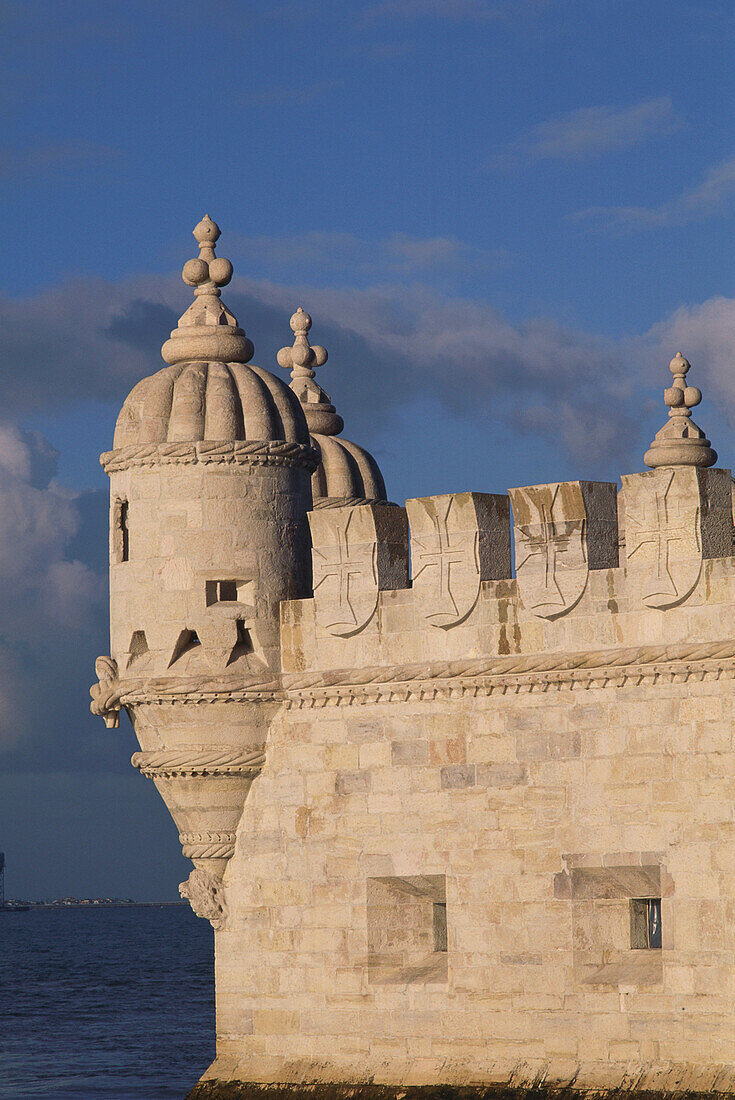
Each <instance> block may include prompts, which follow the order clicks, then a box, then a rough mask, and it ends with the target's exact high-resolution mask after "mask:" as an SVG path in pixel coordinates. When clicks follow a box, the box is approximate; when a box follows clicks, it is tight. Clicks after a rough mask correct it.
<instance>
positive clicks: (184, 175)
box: [0, 0, 735, 898]
mask: <svg viewBox="0 0 735 1100" xmlns="http://www.w3.org/2000/svg"><path fill="white" fill-rule="evenodd" d="M0 15H2V19H3V27H4V34H3V37H2V42H1V43H0V52H1V53H2V65H1V66H0V97H1V100H2V112H1V116H2V120H3V122H2V127H1V129H0V194H1V195H2V208H3V209H4V210H5V211H6V214H5V217H6V225H5V232H4V250H3V251H4V256H5V260H4V262H3V263H2V264H0V333H2V337H3V339H2V345H3V349H4V354H3V371H2V386H3V392H2V401H0V466H1V467H2V478H0V572H1V573H2V576H3V577H4V579H5V582H6V583H5V585H4V592H3V593H0V847H5V849H6V850H7V851H8V855H9V859H10V868H12V875H11V871H10V870H9V872H8V873H9V875H10V876H11V878H10V884H9V886H10V889H11V892H15V893H18V894H27V895H30V896H42V895H44V894H56V893H103V894H125V895H133V896H136V897H140V898H152V897H155V896H161V895H162V894H163V895H164V896H167V897H171V896H174V895H175V892H176V884H177V883H178V881H179V879H180V878H181V877H183V876H184V875H185V873H186V871H185V866H186V865H185V863H184V861H183V860H181V859H180V856H179V855H178V845H177V841H176V834H175V829H174V827H173V825H172V823H171V822H170V819H169V818H168V815H167V813H166V811H165V809H164V808H163V806H162V804H160V803H159V800H158V797H157V795H156V794H155V791H154V790H153V788H152V785H150V784H145V783H144V781H143V780H141V779H139V777H137V776H135V775H133V774H132V773H131V770H130V768H129V764H128V758H129V755H130V753H131V752H132V751H133V749H134V748H135V744H134V740H133V736H132V732H131V731H130V729H129V727H128V726H127V725H125V726H124V728H123V727H121V729H120V731H108V730H105V729H104V727H103V726H102V724H101V723H99V724H97V723H96V722H94V721H93V720H92V719H91V718H90V717H89V716H88V715H87V687H88V684H89V682H90V681H91V679H92V665H93V660H94V657H95V656H96V655H97V654H98V653H101V652H105V651H106V649H107V641H106V626H105V599H106V595H105V584H106V580H105V568H106V563H105V555H106V529H107V528H106V500H105V491H106V479H105V477H104V475H103V474H102V472H101V470H100V468H99V465H98V462H97V456H98V454H99V452H100V451H101V450H105V449H107V448H108V447H109V446H110V445H111V439H112V430H113V426H114V420H115V416H116V413H117V411H118V409H119V407H120V405H121V403H122V401H123V400H124V397H125V395H126V393H127V392H128V391H129V390H130V388H131V387H132V385H133V384H134V383H135V382H136V381H137V380H138V379H139V378H141V377H143V376H144V375H146V374H149V373H151V372H152V371H154V370H156V369H158V367H159V366H160V365H161V361H160V357H159V349H160V345H161V344H162V342H163V341H164V339H165V338H166V336H167V334H168V331H169V329H170V328H172V327H173V326H174V324H175V321H176V318H177V316H178V315H179V314H180V313H181V312H182V311H183V309H184V308H185V306H186V304H187V302H188V300H189V291H187V289H186V288H185V287H184V286H183V284H182V283H181V282H180V279H179V277H178V273H179V271H180V267H181V265H182V263H183V262H184V261H185V260H186V259H188V258H189V257H190V256H192V255H194V252H193V251H192V249H193V248H194V241H193V238H192V237H191V229H192V227H193V226H194V224H195V223H196V222H197V221H198V220H199V218H200V217H201V216H202V214H203V213H205V212H209V213H210V214H211V215H212V217H214V218H215V219H216V220H217V221H218V223H219V224H220V226H221V227H222V239H221V242H220V244H221V247H220V250H219V251H220V252H221V254H223V255H225V256H228V257H229V258H230V259H232V261H233V262H234V264H235V270H236V275H235V278H234V280H233V282H232V284H231V286H230V287H229V288H228V289H227V291H226V292H225V299H226V301H227V303H228V305H229V306H230V307H231V308H232V309H233V310H234V312H235V313H236V315H237V316H238V318H239V320H240V323H241V325H242V326H243V327H244V328H245V329H246V330H247V332H248V334H249V335H250V337H251V338H252V339H253V341H254V343H255V347H256V356H255V361H256V362H258V363H259V364H261V365H262V366H266V367H269V368H271V369H273V370H275V371H278V368H277V367H276V365H275V353H276V351H277V349H278V348H279V347H280V346H281V345H282V344H284V343H286V342H288V341H289V339H290V331H289V328H288V318H289V316H290V314H291V312H292V311H293V309H294V308H295V307H296V306H297V305H299V304H301V305H303V306H304V308H306V309H307V310H309V312H311V313H312V315H313V317H314V327H313V330H312V335H313V337H314V339H315V341H316V342H319V343H323V344H324V345H326V347H327V348H328V350H329V353H330V358H329V362H328V363H327V365H326V366H325V367H324V368H323V369H322V370H321V371H320V377H321V380H322V381H323V383H324V385H325V386H326V388H327V389H328V390H329V391H330V392H331V395H332V398H333V400H334V401H335V403H336V404H337V406H338V408H339V410H340V411H341V412H342V414H343V415H344V418H345V421H346V429H345V435H347V436H348V437H350V438H354V439H357V440H358V441H359V442H360V443H362V444H364V445H366V446H368V447H369V448H370V449H371V450H373V452H374V453H375V454H376V456H377V457H378V459H379V461H380V463H381V465H382V468H383V471H384V474H385V476H386V482H387V484H388V489H389V493H390V495H391V497H392V498H393V499H394V500H399V501H402V500H403V499H405V498H406V497H407V496H417V495H422V494H428V493H432V492H444V491H452V490H457V491H459V490H464V489H470V488H472V489H479V490H488V491H504V490H505V489H506V488H507V487H509V486H511V485H519V484H531V483H537V482H542V481H548V480H562V479H571V478H576V477H582V478H601V479H606V480H614V479H616V478H617V477H618V475H619V474H620V473H624V472H631V471H633V470H637V469H640V468H641V467H642V454H643V451H644V450H645V449H646V447H647V445H648V443H649V441H650V439H651V437H652V435H653V433H654V432H655V431H656V430H657V429H658V427H659V426H660V425H661V423H662V422H663V418H664V415H665V410H664V406H663V403H662V400H661V389H662V388H663V386H664V385H665V384H666V377H667V374H668V371H667V364H668V361H669V359H670V358H671V356H672V355H673V354H674V352H675V351H677V350H679V348H680V349H681V350H682V351H683V352H684V354H686V355H687V356H688V357H689V358H690V359H691V361H692V363H693V371H692V376H691V378H692V382H693V384H695V385H699V386H701V388H702V389H703V390H704V393H705V401H704V403H703V405H702V406H701V409H700V410H697V412H698V416H697V419H698V421H699V422H700V423H701V424H702V426H703V427H704V428H705V429H706V430H707V431H708V432H709V434H710V436H711V438H712V440H713V442H714V445H715V446H716V448H717V449H718V450H719V452H720V456H721V460H720V461H721V464H722V465H725V466H729V465H731V464H732V463H733V461H735V454H734V451H733V424H734V423H735V418H734V416H733V414H734V413H735V375H734V373H733V369H732V363H733V357H734V356H735V285H734V275H735V273H734V271H733V248H732V240H733V236H734V234H733V229H734V228H735V225H734V222H735V218H734V212H735V123H734V122H733V112H732V104H733V101H734V100H735V95H734V93H735V67H733V65H732V57H733V46H734V44H735V8H734V7H733V5H732V3H731V2H730V0H667V2H665V3H664V2H659V0H592V2H590V0H342V2H330V0H311V2H310V0H301V2H295V0H294V2H292V0H288V2H282V0H271V2H269V3H268V4H264V3H262V2H240V3H237V2H234V0H211V2H206V0H200V2H199V3H193V2H189V0H177V2H176V3H173V2H167V0H161V2H157V3H150V2H148V3H139V2H136V0H126V2H124V3H120V2H116V0H107V2H106V3H105V4H104V5H100V4H99V3H86V2H84V3H82V2H79V0H66V2H64V0H61V2H59V0H57V2H56V3H48V2H46V0H25V2H23V3H13V2H12V0H0ZM111 808H112V809H111ZM177 860H178V861H179V862H178V863H177ZM162 884H163V885H162Z"/></svg>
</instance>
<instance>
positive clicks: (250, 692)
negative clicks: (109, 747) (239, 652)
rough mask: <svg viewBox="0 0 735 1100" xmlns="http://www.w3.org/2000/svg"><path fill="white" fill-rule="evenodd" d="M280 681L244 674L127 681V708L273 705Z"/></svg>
mask: <svg viewBox="0 0 735 1100" xmlns="http://www.w3.org/2000/svg"><path fill="white" fill-rule="evenodd" d="M280 691H281V681H280V679H279V678H278V677H275V676H272V675H268V676H265V677H264V676H261V675H257V674H251V675H250V676H248V675H246V674H244V673H242V674H240V675H238V676H225V675H220V676H217V675H209V676H205V675H195V676H177V677H174V676H170V677H168V676H157V677H151V678H150V679H148V678H144V677H132V676H128V677H125V678H124V679H123V681H122V683H121V695H120V698H121V703H122V705H123V706H146V705H159V704H161V703H171V704H173V703H245V702H258V703H260V702H269V701H272V700H274V699H279V698H280Z"/></svg>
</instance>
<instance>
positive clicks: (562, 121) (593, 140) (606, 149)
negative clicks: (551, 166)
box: [491, 96, 679, 168]
mask: <svg viewBox="0 0 735 1100" xmlns="http://www.w3.org/2000/svg"><path fill="white" fill-rule="evenodd" d="M678 125H679V119H678V117H677V115H676V113H675V111H674V107H673V104H672V102H671V99H670V98H669V96H659V97H658V98H657V99H646V100H643V101H641V102H640V103H634V104H632V105H631V106H627V107H614V106H613V107H610V106H607V107H584V108H581V109H579V110H575V111H568V112H566V113H565V114H561V115H557V116H556V117H555V118H550V119H548V120H547V121H546V122H542V123H540V124H539V125H538V126H534V127H532V128H531V129H530V130H527V131H526V132H525V133H524V134H521V136H520V137H519V138H518V139H517V140H516V141H514V142H511V143H510V144H509V145H507V146H506V147H505V148H504V149H501V150H499V151H498V153H497V154H496V155H495V156H494V157H493V158H492V160H491V165H492V166H494V167H498V168H511V167H521V166H523V165H528V164H531V163H534V162H537V161H542V160H562V161H583V160H589V159H591V158H593V157H597V156H600V155H602V154H605V153H615V152H620V151H621V150H624V149H632V148H633V147H634V146H635V145H640V144H641V143H642V142H643V141H646V140H647V139H649V138H653V137H659V136H661V135H664V134H670V133H672V132H673V131H674V130H675V129H676V128H677V126H678Z"/></svg>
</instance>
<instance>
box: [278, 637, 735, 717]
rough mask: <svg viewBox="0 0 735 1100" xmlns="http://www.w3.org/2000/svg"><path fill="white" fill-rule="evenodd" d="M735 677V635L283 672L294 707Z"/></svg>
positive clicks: (286, 688) (289, 700) (451, 697)
mask: <svg viewBox="0 0 735 1100" xmlns="http://www.w3.org/2000/svg"><path fill="white" fill-rule="evenodd" d="M733 678H735V639H730V640H726V641H722V642H711V643H691V644H689V643H677V644H674V645H660V646H636V647H631V648H628V649H617V650H616V649H613V650H584V651H582V652H579V653H571V654H570V653H539V654H531V655H529V656H519V657H498V658H478V659H476V660H469V661H436V662H427V663H422V664H411V665H402V666H394V667H379V666H376V667H372V668H366V669H344V670H335V671H330V672H328V673H311V674H303V673H298V674H291V675H287V676H284V687H285V691H286V697H287V701H288V705H289V706H290V707H293V708H298V709H301V708H312V707H325V706H350V705H352V704H360V703H376V702H381V703H384V702H406V701H407V700H409V699H415V700H431V699H437V698H445V699H454V698H461V697H463V696H466V695H469V696H479V695H492V694H494V693H499V694H502V695H505V694H507V693H510V694H522V693H529V692H533V691H544V692H545V691H549V690H550V689H553V688H557V689H562V688H568V689H575V688H593V687H596V688H604V687H622V686H624V685H625V684H628V683H634V684H640V683H643V682H654V683H655V682H661V683H687V682H688V681H689V680H692V679H693V680H698V681H702V680H719V679H733Z"/></svg>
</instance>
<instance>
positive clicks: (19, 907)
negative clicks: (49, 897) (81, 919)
mask: <svg viewBox="0 0 735 1100" xmlns="http://www.w3.org/2000/svg"><path fill="white" fill-rule="evenodd" d="M173 905H188V902H186V901H98V900H96V899H91V900H89V901H17V902H6V903H5V905H4V906H0V913H12V912H13V911H18V912H22V911H24V910H25V909H141V908H143V909H160V908H162V907H164V906H165V907H166V908H168V907H170V906H173Z"/></svg>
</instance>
